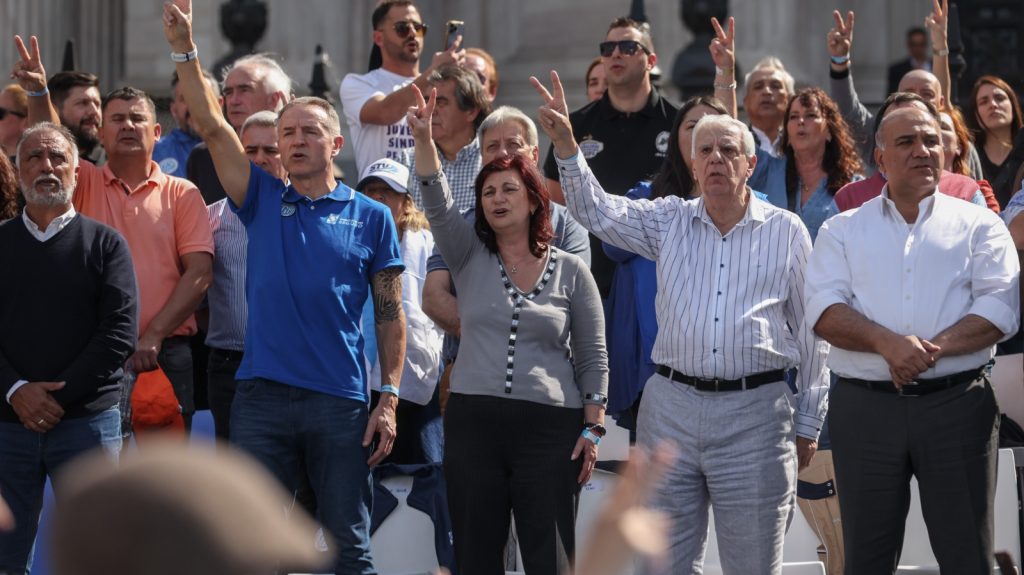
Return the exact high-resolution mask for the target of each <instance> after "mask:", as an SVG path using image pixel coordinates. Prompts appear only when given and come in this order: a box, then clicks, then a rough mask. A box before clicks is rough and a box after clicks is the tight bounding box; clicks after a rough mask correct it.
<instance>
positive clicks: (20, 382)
mask: <svg viewBox="0 0 1024 575" xmlns="http://www.w3.org/2000/svg"><path fill="white" fill-rule="evenodd" d="M26 383H28V380H26V379H19V380H18V381H16V382H14V385H12V386H11V389H10V390H8V392H7V403H8V404H9V403H11V398H12V397H14V392H15V391H18V390H19V389H21V386H23V385H25V384H26Z"/></svg>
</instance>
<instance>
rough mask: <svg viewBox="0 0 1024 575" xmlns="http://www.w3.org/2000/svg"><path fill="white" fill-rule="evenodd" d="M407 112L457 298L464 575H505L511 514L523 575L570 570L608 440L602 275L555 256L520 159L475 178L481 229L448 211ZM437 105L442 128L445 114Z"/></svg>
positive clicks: (453, 441)
mask: <svg viewBox="0 0 1024 575" xmlns="http://www.w3.org/2000/svg"><path fill="white" fill-rule="evenodd" d="M417 94H418V102H419V104H418V105H417V106H416V107H414V108H410V111H409V116H408V117H409V126H410V127H411V128H412V131H413V137H414V138H415V141H416V174H414V175H413V177H415V178H417V179H419V180H420V189H421V191H422V197H423V207H424V211H425V212H426V214H427V219H428V220H429V221H430V226H431V229H432V230H433V231H434V240H435V242H436V244H437V246H438V248H439V249H440V251H441V255H442V256H444V259H445V261H446V262H447V263H448V265H449V267H450V269H451V273H452V277H453V279H454V282H455V286H456V288H457V290H458V293H459V317H460V319H461V323H462V345H461V348H460V351H459V361H458V363H457V364H456V365H455V367H454V369H453V372H452V376H451V392H452V393H451V396H450V398H449V400H448V407H447V411H446V413H445V454H444V471H445V480H446V481H447V485H448V508H449V512H450V514H451V520H452V530H453V537H454V542H455V557H456V563H457V569H458V571H459V572H460V573H467V574H472V575H490V574H495V575H499V574H503V573H504V572H505V569H504V547H505V542H506V539H507V536H508V527H509V520H510V511H511V512H514V513H515V517H516V532H517V534H518V536H519V543H520V551H521V553H522V556H523V562H524V564H525V567H526V572H527V573H528V574H529V575H535V574H537V575H543V574H549V575H556V574H558V573H560V572H563V571H564V569H565V568H566V567H567V566H568V563H569V562H571V561H572V557H573V551H574V548H575V538H574V533H575V526H574V524H575V509H576V497H577V496H578V495H579V490H580V486H581V485H583V484H584V483H586V481H587V480H588V479H589V478H590V474H591V472H592V471H593V468H594V462H595V461H596V460H597V444H598V443H599V442H600V439H601V436H603V435H604V427H603V423H604V406H605V404H606V403H607V393H608V356H607V352H606V349H605V340H604V315H603V310H602V306H601V298H600V295H599V294H598V291H597V286H596V284H595V283H594V279H593V276H591V275H590V271H589V270H588V269H587V267H586V266H585V265H584V264H583V262H582V261H581V260H580V259H579V258H578V257H576V256H574V255H572V254H569V253H566V252H563V251H560V250H558V249H556V248H553V247H551V246H550V244H549V243H548V242H549V241H550V239H551V237H552V231H551V222H550V201H549V198H548V194H547V190H546V189H545V188H544V184H543V180H542V179H541V177H540V175H539V174H538V173H537V171H536V168H535V167H534V166H532V165H531V164H530V163H529V162H527V161H526V160H524V158H522V157H520V156H509V157H503V158H499V159H497V160H494V161H493V162H491V163H490V164H488V165H486V166H484V168H483V169H482V170H481V171H480V174H479V175H478V176H477V179H476V185H475V191H476V216H477V217H476V222H475V224H471V223H468V222H466V220H464V219H463V217H462V216H461V215H460V214H459V212H458V210H457V209H456V208H455V205H454V203H453V201H452V195H451V192H450V190H449V189H448V184H447V180H446V179H445V176H444V173H443V172H441V165H440V161H439V159H438V155H437V148H436V147H435V145H434V143H433V141H432V134H431V118H432V117H433V115H434V105H435V99H436V95H433V94H432V96H431V98H430V101H429V103H428V102H424V101H423V97H422V95H419V93H418V91H417ZM441 106H451V107H453V108H454V107H455V103H454V102H452V103H447V102H442V103H441V105H440V106H439V107H438V115H439V116H442V117H441V118H440V120H441V121H443V115H444V114H446V113H449V112H448V111H447V110H442V109H441Z"/></svg>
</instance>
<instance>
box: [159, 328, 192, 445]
mask: <svg viewBox="0 0 1024 575" xmlns="http://www.w3.org/2000/svg"><path fill="white" fill-rule="evenodd" d="M156 361H157V363H158V364H160V369H162V370H164V374H165V375H166V376H167V379H168V380H170V382H171V387H173V388H174V396H175V397H177V399H178V405H180V406H181V417H182V419H184V420H185V432H186V433H188V432H190V431H191V430H192V414H194V413H195V412H196V401H195V386H194V381H193V378H194V374H193V372H192V343H191V341H190V338H189V336H187V335H177V336H172V337H169V338H167V339H165V340H164V342H163V344H162V345H161V346H160V353H159V354H158V355H157V356H156Z"/></svg>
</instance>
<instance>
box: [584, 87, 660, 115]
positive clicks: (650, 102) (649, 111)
mask: <svg viewBox="0 0 1024 575" xmlns="http://www.w3.org/2000/svg"><path fill="white" fill-rule="evenodd" d="M660 104H661V96H660V95H659V94H658V89H657V88H655V87H654V86H651V93H650V94H648V95H647V103H646V104H645V105H644V107H643V108H640V109H639V110H637V111H636V112H630V113H628V114H627V113H626V112H620V111H619V110H617V109H616V108H615V106H612V100H611V97H610V96H609V95H608V90H605V91H604V95H603V96H601V99H600V100H599V101H598V106H600V107H601V111H602V113H603V115H604V116H605V117H607V118H618V117H625V116H631V115H633V114H639V115H641V116H652V115H653V114H654V110H655V109H656V108H657V107H658V106H659V105H660Z"/></svg>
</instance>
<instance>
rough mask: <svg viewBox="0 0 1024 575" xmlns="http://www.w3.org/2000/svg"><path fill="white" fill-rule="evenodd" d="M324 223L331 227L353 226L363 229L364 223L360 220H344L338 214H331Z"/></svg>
mask: <svg viewBox="0 0 1024 575" xmlns="http://www.w3.org/2000/svg"><path fill="white" fill-rule="evenodd" d="M324 222H325V223H327V224H330V225H342V226H353V227H356V228H361V227H363V222H360V221H359V220H350V219H348V218H343V217H341V216H339V215H338V214H331V215H329V216H327V217H326V218H324Z"/></svg>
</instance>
